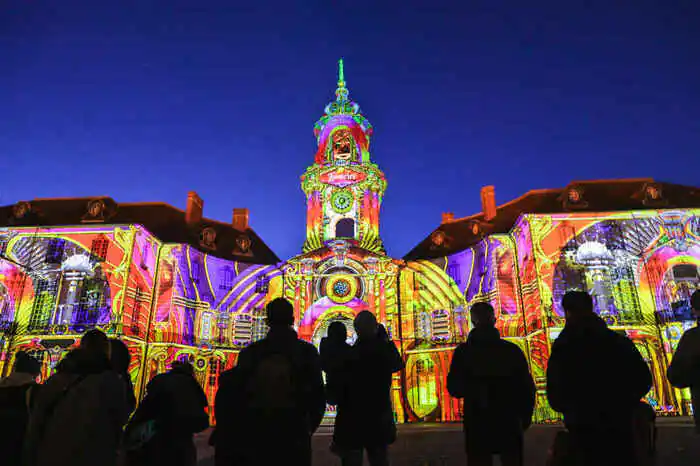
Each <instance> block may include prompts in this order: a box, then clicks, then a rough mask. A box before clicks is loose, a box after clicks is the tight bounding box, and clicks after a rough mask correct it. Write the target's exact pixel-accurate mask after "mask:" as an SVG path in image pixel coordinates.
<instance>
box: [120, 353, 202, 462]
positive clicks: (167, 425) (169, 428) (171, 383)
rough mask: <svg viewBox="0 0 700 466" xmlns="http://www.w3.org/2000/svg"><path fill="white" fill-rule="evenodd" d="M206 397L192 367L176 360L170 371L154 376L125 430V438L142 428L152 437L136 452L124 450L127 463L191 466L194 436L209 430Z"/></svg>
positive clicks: (193, 460)
mask: <svg viewBox="0 0 700 466" xmlns="http://www.w3.org/2000/svg"><path fill="white" fill-rule="evenodd" d="M207 405H208V402H207V397H206V395H205V394H204V391H203V390H202V387H201V386H200V385H199V382H197V379H195V377H194V368H193V367H192V364H190V363H189V362H185V361H175V362H173V363H172V366H171V369H170V370H169V371H168V372H166V373H164V374H158V375H156V376H155V377H153V380H151V381H150V382H149V383H148V385H147V386H146V396H145V397H144V399H143V401H142V402H141V404H140V405H139V407H138V409H137V410H136V412H135V413H134V416H133V417H132V418H131V421H130V422H129V426H128V427H127V433H126V435H127V439H128V440H130V439H131V438H132V437H133V436H134V434H135V433H137V432H139V430H140V429H144V427H145V426H149V425H150V426H151V428H152V432H153V433H152V435H150V436H147V441H146V442H145V443H144V444H143V445H142V446H141V447H140V448H137V449H129V451H127V454H126V456H127V464H129V465H131V466H137V465H138V466H141V465H143V466H150V465H156V464H162V465H169V466H194V465H196V464H197V448H196V447H195V444H194V438H193V436H194V434H196V433H198V432H202V431H203V430H205V429H207V428H208V427H209V416H208V415H207V413H206V411H205V409H206V407H207Z"/></svg>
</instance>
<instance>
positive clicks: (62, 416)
mask: <svg viewBox="0 0 700 466" xmlns="http://www.w3.org/2000/svg"><path fill="white" fill-rule="evenodd" d="M109 352H110V345H109V341H108V339H107V336H106V335H105V334H104V333H103V332H101V331H99V330H90V331H88V332H87V333H85V335H83V337H82V339H81V340H80V346H79V347H78V348H77V349H74V350H72V351H71V352H70V353H68V355H67V356H66V357H65V358H64V359H63V360H62V361H61V362H60V363H59V364H58V365H57V367H56V373H55V374H54V375H53V376H51V377H50V378H49V379H48V380H47V382H46V384H44V386H42V389H41V390H40V391H39V393H38V396H37V400H36V407H35V409H34V410H33V411H32V413H31V415H30V419H29V429H28V431H27V441H26V442H25V464H26V466H88V465H94V464H100V465H105V466H110V465H114V464H115V463H116V459H117V450H118V448H119V443H120V441H121V437H122V428H123V426H124V424H125V423H126V420H127V417H128V407H127V401H126V394H125V390H124V384H123V383H122V381H121V379H120V378H119V376H118V375H117V373H116V372H115V371H113V370H112V367H111V365H110V358H109Z"/></svg>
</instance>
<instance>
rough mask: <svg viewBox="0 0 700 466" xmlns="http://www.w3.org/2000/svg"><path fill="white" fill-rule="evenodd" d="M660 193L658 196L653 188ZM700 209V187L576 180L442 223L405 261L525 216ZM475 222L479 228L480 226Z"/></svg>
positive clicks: (503, 229) (443, 252)
mask: <svg viewBox="0 0 700 466" xmlns="http://www.w3.org/2000/svg"><path fill="white" fill-rule="evenodd" d="M652 188H655V189H657V190H658V191H659V192H660V196H659V198H657V199H653V198H652V197H651V196H650V194H649V189H652ZM572 189H576V190H578V191H579V192H580V193H581V200H580V201H579V202H578V203H571V202H569V200H568V194H569V191H570V190H572ZM674 208H679V209H680V208H700V187H692V186H683V185H678V184H672V183H663V182H655V181H654V180H653V179H652V178H638V179H622V180H594V181H573V182H571V183H569V184H568V185H567V186H566V187H564V188H557V189H538V190H533V191H528V192H527V193H525V194H524V195H522V196H520V197H519V198H517V199H514V200H512V201H509V202H506V203H505V204H502V205H500V206H498V207H497V208H496V216H495V217H494V218H492V219H491V220H490V221H486V220H485V219H484V214H483V213H482V212H480V213H478V214H475V215H471V216H468V217H463V218H459V219H455V220H452V221H449V222H447V223H443V224H442V225H440V226H439V227H437V228H436V229H435V230H433V232H431V234H430V235H428V236H427V237H426V238H425V239H424V240H423V241H421V242H420V243H418V245H417V246H416V247H414V248H413V249H412V250H411V251H410V252H409V253H408V254H406V255H405V256H404V259H405V260H415V259H430V258H435V257H442V256H447V255H450V254H454V253H456V252H459V251H462V250H464V249H466V248H468V247H469V246H472V245H474V244H476V243H478V242H479V241H481V240H482V239H483V238H484V236H486V235H489V234H495V233H507V232H509V231H510V230H511V228H513V226H514V225H515V222H516V221H517V220H518V218H519V217H520V216H521V215H523V214H558V213H571V212H614V211H626V210H648V209H674ZM475 225H476V227H475ZM437 232H442V233H443V234H444V238H445V239H446V241H445V242H444V243H443V244H442V245H440V246H436V245H435V243H434V242H433V238H434V236H433V235H436V234H437V235H440V233H437Z"/></svg>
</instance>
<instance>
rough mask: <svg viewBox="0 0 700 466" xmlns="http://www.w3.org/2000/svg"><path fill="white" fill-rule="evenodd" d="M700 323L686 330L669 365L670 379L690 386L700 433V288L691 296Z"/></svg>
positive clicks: (692, 305) (685, 386)
mask: <svg viewBox="0 0 700 466" xmlns="http://www.w3.org/2000/svg"><path fill="white" fill-rule="evenodd" d="M690 305H691V307H692V310H693V316H694V317H695V318H696V319H697V321H698V325H696V326H695V327H693V328H691V329H689V330H686V332H685V333H684V334H683V336H682V337H681V341H679V342H678V348H677V349H676V353H675V354H674V355H673V360H672V361H671V365H670V366H669V367H668V371H667V374H666V375H667V376H668V381H669V382H671V385H673V386H674V387H676V388H690V395H691V399H692V402H693V417H694V419H695V432H697V433H699V434H700V290H696V291H695V292H694V293H693V295H692V296H691V297H690Z"/></svg>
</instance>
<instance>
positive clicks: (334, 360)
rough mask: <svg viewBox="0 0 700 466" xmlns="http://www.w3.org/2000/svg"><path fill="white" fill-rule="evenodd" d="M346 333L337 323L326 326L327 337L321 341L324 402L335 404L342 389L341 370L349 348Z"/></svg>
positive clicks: (342, 326) (341, 325)
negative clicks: (324, 375)
mask: <svg viewBox="0 0 700 466" xmlns="http://www.w3.org/2000/svg"><path fill="white" fill-rule="evenodd" d="M347 339H348V332H347V329H346V328H345V324H343V323H342V322H339V321H335V322H332V323H331V324H330V325H329V326H328V336H326V337H324V338H322V339H321V345H320V348H319V349H320V352H321V368H322V369H323V371H324V372H325V373H326V401H327V402H328V404H330V405H335V404H337V400H338V392H339V391H340V390H342V387H343V382H342V379H343V376H344V374H343V368H344V365H345V361H346V360H347V358H348V354H349V352H350V348H351V346H350V345H348V344H347V342H346V340H347Z"/></svg>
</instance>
